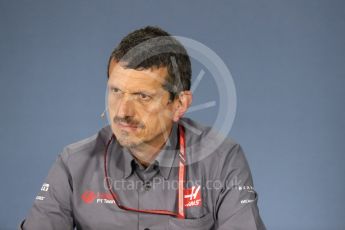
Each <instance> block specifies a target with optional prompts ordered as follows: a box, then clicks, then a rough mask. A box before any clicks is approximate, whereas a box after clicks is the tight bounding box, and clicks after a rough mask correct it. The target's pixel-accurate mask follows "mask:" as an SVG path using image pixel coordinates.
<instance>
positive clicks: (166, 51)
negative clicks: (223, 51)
mask: <svg viewBox="0 0 345 230" xmlns="http://www.w3.org/2000/svg"><path fill="white" fill-rule="evenodd" d="M112 61H116V62H122V63H123V64H124V65H125V67H126V68H131V69H148V68H152V67H157V68H159V67H167V70H168V76H167V77H166V82H165V83H164V84H163V88H165V89H166V90H167V91H168V92H169V93H170V99H174V98H175V97H176V96H177V95H178V94H179V93H180V92H181V91H184V90H189V89H190V85H191V76H192V68H191V62H190V58H189V56H188V53H187V51H186V49H185V48H184V46H183V45H182V44H181V43H180V42H179V41H178V40H177V39H176V38H174V37H172V36H171V35H170V34H169V33H168V32H166V31H164V30H162V29H161V28H159V27H153V26H147V27H144V28H140V29H137V30H135V31H133V32H131V33H129V34H128V35H127V36H126V37H124V38H123V39H122V40H121V42H120V43H119V44H118V46H117V47H116V48H115V49H114V51H113V52H112V53H111V55H110V58H109V61H108V78H109V67H110V64H111V62H112Z"/></svg>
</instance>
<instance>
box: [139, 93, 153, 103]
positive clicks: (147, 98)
mask: <svg viewBox="0 0 345 230" xmlns="http://www.w3.org/2000/svg"><path fill="white" fill-rule="evenodd" d="M138 96H139V98H140V99H141V100H143V101H148V100H150V99H151V97H150V96H149V95H147V94H144V93H139V94H138Z"/></svg>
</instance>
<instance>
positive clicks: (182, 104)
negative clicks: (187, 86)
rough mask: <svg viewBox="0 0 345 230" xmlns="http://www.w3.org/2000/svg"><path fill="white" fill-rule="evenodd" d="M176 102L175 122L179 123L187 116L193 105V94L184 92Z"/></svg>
mask: <svg viewBox="0 0 345 230" xmlns="http://www.w3.org/2000/svg"><path fill="white" fill-rule="evenodd" d="M175 100H176V102H175V103H176V105H175V112H174V113H173V121H174V122H177V121H178V120H180V118H181V117H182V116H183V115H184V114H185V112H186V111H187V109H188V108H189V106H190V105H191V104H192V100H193V97H192V92H191V91H182V92H181V93H180V94H179V95H178V98H176V99H175Z"/></svg>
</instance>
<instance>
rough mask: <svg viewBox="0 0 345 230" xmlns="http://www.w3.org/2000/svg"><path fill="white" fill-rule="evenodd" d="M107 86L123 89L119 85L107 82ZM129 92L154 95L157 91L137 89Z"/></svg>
mask: <svg viewBox="0 0 345 230" xmlns="http://www.w3.org/2000/svg"><path fill="white" fill-rule="evenodd" d="M109 88H110V89H114V88H116V89H119V90H120V91H123V90H122V89H121V88H120V87H118V86H116V85H114V84H109ZM130 93H131V94H147V95H151V96H152V95H156V94H157V93H158V92H157V91H153V90H147V89H138V90H135V91H133V92H130Z"/></svg>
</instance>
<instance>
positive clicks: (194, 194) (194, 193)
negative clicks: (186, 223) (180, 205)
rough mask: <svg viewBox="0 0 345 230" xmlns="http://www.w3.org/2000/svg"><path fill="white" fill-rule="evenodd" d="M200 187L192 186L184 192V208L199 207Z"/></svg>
mask: <svg viewBox="0 0 345 230" xmlns="http://www.w3.org/2000/svg"><path fill="white" fill-rule="evenodd" d="M200 190H201V189H200V185H198V186H193V187H191V188H187V189H185V190H184V207H185V208H190V207H193V206H201V204H202V203H201V191H200Z"/></svg>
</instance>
